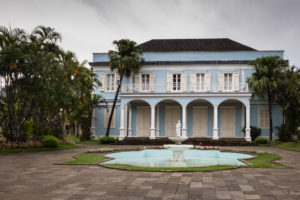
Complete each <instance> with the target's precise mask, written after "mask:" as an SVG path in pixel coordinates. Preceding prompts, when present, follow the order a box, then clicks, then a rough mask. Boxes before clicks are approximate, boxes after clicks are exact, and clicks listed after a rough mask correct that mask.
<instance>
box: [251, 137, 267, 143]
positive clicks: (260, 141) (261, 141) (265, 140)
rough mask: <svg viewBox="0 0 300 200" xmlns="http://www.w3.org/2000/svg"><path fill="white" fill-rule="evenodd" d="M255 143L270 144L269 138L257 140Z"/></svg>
mask: <svg viewBox="0 0 300 200" xmlns="http://www.w3.org/2000/svg"><path fill="white" fill-rule="evenodd" d="M254 143H255V144H268V143H269V140H268V139H267V138H262V137H261V138H256V139H255V140H254Z"/></svg>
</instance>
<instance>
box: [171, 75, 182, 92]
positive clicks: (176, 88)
mask: <svg viewBox="0 0 300 200" xmlns="http://www.w3.org/2000/svg"><path fill="white" fill-rule="evenodd" d="M174 76H175V78H174ZM174 79H175V82H174ZM181 90H182V81H181V73H173V74H172V91H173V92H180V91H181Z"/></svg>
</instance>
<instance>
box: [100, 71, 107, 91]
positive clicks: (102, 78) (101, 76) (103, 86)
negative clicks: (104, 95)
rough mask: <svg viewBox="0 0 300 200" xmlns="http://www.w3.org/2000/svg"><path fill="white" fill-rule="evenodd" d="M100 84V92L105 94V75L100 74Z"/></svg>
mask: <svg viewBox="0 0 300 200" xmlns="http://www.w3.org/2000/svg"><path fill="white" fill-rule="evenodd" d="M100 82H101V84H102V85H101V87H100V91H101V92H105V90H106V74H100Z"/></svg>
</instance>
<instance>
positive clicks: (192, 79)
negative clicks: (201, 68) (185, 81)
mask: <svg viewBox="0 0 300 200" xmlns="http://www.w3.org/2000/svg"><path fill="white" fill-rule="evenodd" d="M196 84H197V75H196V73H192V74H191V75H190V91H192V92H194V91H196V89H197V87H196Z"/></svg>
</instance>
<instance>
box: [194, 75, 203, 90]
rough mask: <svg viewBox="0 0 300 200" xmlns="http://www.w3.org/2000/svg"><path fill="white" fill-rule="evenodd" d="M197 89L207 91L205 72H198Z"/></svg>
mask: <svg viewBox="0 0 300 200" xmlns="http://www.w3.org/2000/svg"><path fill="white" fill-rule="evenodd" d="M196 91H205V73H196Z"/></svg>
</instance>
